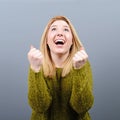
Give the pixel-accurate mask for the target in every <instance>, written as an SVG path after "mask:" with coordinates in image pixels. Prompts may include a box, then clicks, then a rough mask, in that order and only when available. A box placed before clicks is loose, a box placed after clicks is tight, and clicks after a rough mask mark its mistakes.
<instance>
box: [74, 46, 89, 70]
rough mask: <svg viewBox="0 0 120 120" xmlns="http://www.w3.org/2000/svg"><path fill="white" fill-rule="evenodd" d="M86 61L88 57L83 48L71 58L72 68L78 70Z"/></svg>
mask: <svg viewBox="0 0 120 120" xmlns="http://www.w3.org/2000/svg"><path fill="white" fill-rule="evenodd" d="M87 60H88V55H87V53H86V52H85V50H84V49H83V48H81V49H80V50H79V51H78V52H77V53H76V54H75V55H74V57H73V67H74V68H75V69H80V68H81V67H83V66H84V64H85V63H86V61H87Z"/></svg>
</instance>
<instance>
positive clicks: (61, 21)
mask: <svg viewBox="0 0 120 120" xmlns="http://www.w3.org/2000/svg"><path fill="white" fill-rule="evenodd" d="M52 26H65V27H69V25H68V24H67V22H65V21H64V20H56V21H54V22H53V23H52V24H51V27H52Z"/></svg>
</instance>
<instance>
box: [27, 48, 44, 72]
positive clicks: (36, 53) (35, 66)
mask: <svg viewBox="0 0 120 120" xmlns="http://www.w3.org/2000/svg"><path fill="white" fill-rule="evenodd" d="M28 60H29V63H30V67H31V69H32V70H33V71H35V72H39V70H40V68H41V65H42V60H43V55H42V53H41V52H40V50H38V49H36V48H35V47H33V46H31V48H30V50H29V52H28Z"/></svg>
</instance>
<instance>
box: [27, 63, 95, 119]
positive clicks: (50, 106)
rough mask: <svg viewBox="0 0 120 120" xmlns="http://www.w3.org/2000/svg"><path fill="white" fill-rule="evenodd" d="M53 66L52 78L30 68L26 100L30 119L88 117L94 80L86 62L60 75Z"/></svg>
mask: <svg viewBox="0 0 120 120" xmlns="http://www.w3.org/2000/svg"><path fill="white" fill-rule="evenodd" d="M61 72H62V69H60V68H56V76H55V77H54V78H46V77H44V75H43V72H42V71H40V72H39V73H35V72H34V71H32V70H31V69H30V70H29V75H28V102H29V105H30V107H31V109H32V115H31V120H91V119H90V115H89V113H88V111H89V109H90V108H91V107H92V105H93V102H94V97H93V80H92V72H91V68H90V64H89V62H87V63H86V64H85V65H84V66H83V67H82V68H81V69H73V70H71V72H70V73H69V74H68V75H67V76H65V77H61Z"/></svg>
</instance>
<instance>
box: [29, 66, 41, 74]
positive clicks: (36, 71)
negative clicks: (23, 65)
mask: <svg viewBox="0 0 120 120" xmlns="http://www.w3.org/2000/svg"><path fill="white" fill-rule="evenodd" d="M30 68H31V69H32V70H33V71H34V72H35V73H38V72H39V71H40V66H39V67H33V66H32V65H31V66H30Z"/></svg>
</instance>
